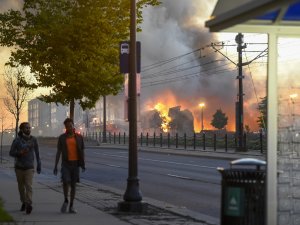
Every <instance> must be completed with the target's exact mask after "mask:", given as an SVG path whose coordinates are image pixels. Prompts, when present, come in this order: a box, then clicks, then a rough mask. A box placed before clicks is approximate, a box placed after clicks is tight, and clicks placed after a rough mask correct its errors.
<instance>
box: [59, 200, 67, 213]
mask: <svg viewBox="0 0 300 225" xmlns="http://www.w3.org/2000/svg"><path fill="white" fill-rule="evenodd" d="M67 207H68V202H64V203H63V204H62V206H61V209H60V211H61V212H62V213H65V212H66V211H67Z"/></svg>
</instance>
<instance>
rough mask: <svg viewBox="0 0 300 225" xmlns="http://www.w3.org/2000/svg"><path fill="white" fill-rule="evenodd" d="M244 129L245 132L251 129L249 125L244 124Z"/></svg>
mask: <svg viewBox="0 0 300 225" xmlns="http://www.w3.org/2000/svg"><path fill="white" fill-rule="evenodd" d="M245 131H246V133H250V131H251V129H250V126H249V125H245Z"/></svg>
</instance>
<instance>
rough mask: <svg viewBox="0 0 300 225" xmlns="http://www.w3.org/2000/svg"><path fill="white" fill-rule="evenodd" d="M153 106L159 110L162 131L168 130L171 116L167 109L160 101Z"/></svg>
mask: <svg viewBox="0 0 300 225" xmlns="http://www.w3.org/2000/svg"><path fill="white" fill-rule="evenodd" d="M154 108H155V109H156V110H157V111H158V112H159V116H160V118H161V119H162V123H161V129H162V130H163V132H168V131H169V129H170V122H171V117H169V115H168V113H169V109H168V107H167V106H165V105H163V104H162V103H157V104H156V105H155V106H154Z"/></svg>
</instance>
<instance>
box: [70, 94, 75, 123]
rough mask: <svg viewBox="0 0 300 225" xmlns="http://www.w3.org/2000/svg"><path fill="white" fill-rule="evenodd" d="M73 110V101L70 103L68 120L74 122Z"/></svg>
mask: <svg viewBox="0 0 300 225" xmlns="http://www.w3.org/2000/svg"><path fill="white" fill-rule="evenodd" d="M74 109H75V101H74V99H72V100H71V102H70V118H71V119H72V120H73V121H74Z"/></svg>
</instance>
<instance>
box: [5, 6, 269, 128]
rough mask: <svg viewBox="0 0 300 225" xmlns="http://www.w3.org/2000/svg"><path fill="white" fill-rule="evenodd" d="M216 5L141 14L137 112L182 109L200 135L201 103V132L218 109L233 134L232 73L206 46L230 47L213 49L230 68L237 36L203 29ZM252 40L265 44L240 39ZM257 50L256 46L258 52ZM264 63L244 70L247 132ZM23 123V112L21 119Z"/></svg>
mask: <svg viewBox="0 0 300 225" xmlns="http://www.w3.org/2000/svg"><path fill="white" fill-rule="evenodd" d="M215 3H216V0H162V4H161V5H160V6H158V7H147V8H146V9H145V10H144V14H143V16H144V22H143V24H142V25H141V27H142V32H140V33H138V34H137V40H138V41H141V45H142V56H141V57H142V72H141V79H142V80H141V99H140V100H141V101H140V102H141V106H140V107H141V108H140V110H141V111H142V112H143V111H146V110H150V109H153V108H154V106H155V105H156V104H157V103H162V104H165V105H166V106H167V107H169V108H170V107H175V106H181V109H182V110H185V109H188V110H190V111H191V112H192V113H193V115H194V118H195V121H194V126H195V129H196V131H197V130H198V131H199V130H200V114H201V113H200V108H199V103H200V102H204V103H205V108H204V127H205V129H211V128H212V127H211V125H210V122H211V120H212V115H213V114H214V113H215V112H216V110H217V109H222V111H223V112H224V113H225V114H226V115H227V116H228V126H227V129H228V130H233V129H234V128H235V127H234V123H235V101H236V100H237V85H236V84H237V80H236V76H237V68H236V66H235V65H234V63H232V62H230V61H229V60H227V59H226V58H225V57H224V56H222V55H221V54H220V53H218V52H215V51H214V49H213V48H212V47H211V46H210V45H211V43H219V42H220V41H223V42H224V43H225V45H231V46H226V47H223V48H222V49H221V47H218V48H219V49H220V52H222V53H223V54H224V55H226V56H228V57H229V58H230V59H231V60H232V61H233V62H237V52H236V46H235V42H234V37H235V35H236V34H218V33H210V32H209V31H208V29H207V28H205V26H204V23H205V21H206V20H208V19H209V17H210V15H211V13H212V10H213V8H214V6H215ZM20 5H21V0H0V12H3V11H6V10H7V9H9V8H18V7H20ZM253 40H259V42H261V40H262V42H265V39H264V37H262V36H261V35H253V34H251V35H248V36H246V35H245V42H252V41H253ZM219 44H220V43H219ZM232 45H234V46H232ZM250 46H251V48H250ZM253 46H254V45H249V46H248V49H253ZM262 49H263V47H262V45H260V48H259V51H261V50H262ZM247 54H248V55H246V53H245V55H244V58H245V60H250V59H251V57H252V58H253V57H254V56H253V54H252V55H251V53H247ZM255 54H258V53H255ZM8 57H9V49H7V48H3V47H0V73H1V74H2V73H3V65H4V63H5V62H6V61H7V60H8ZM247 57H249V58H247ZM264 61H266V60H265V59H263V58H262V59H260V60H258V61H257V62H255V64H254V63H253V65H251V66H250V67H248V68H244V73H245V74H244V75H245V79H244V89H245V90H244V94H245V95H244V98H245V104H244V114H245V121H244V124H246V125H249V126H250V129H251V130H257V129H258V127H257V124H256V120H257V116H258V111H257V107H258V105H257V103H258V100H259V99H260V98H261V97H264V96H265V81H266V71H265V69H264V68H265V67H264V66H265V64H264ZM149 65H150V66H149ZM151 65H152V66H151ZM251 76H252V78H253V79H251ZM255 93H256V94H257V95H255ZM35 94H36V95H37V94H38V93H35ZM1 95H3V93H1ZM26 118H27V112H26V110H25V111H24V113H23V119H24V120H26Z"/></svg>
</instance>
